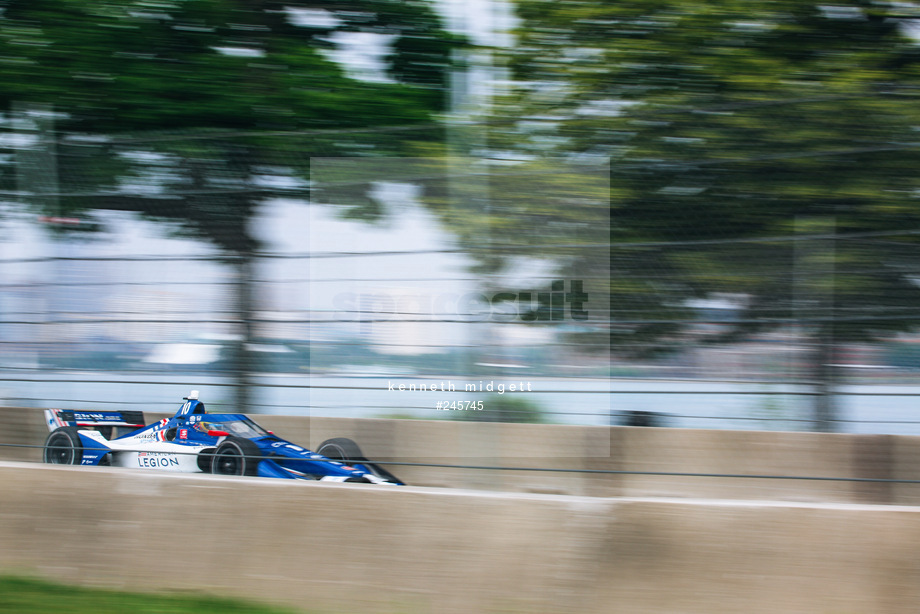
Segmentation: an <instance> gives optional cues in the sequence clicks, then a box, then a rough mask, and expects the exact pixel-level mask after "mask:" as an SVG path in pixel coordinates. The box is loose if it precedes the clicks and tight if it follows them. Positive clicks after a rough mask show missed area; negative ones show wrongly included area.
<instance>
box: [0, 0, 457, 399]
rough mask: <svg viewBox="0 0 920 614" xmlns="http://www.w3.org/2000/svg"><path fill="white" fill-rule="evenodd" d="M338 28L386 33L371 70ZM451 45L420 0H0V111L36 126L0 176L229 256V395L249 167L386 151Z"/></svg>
mask: <svg viewBox="0 0 920 614" xmlns="http://www.w3.org/2000/svg"><path fill="white" fill-rule="evenodd" d="M355 32H359V33H365V34H370V35H376V39H375V40H376V41H377V42H378V43H379V44H380V46H381V49H384V50H385V49H387V48H388V49H390V51H389V53H388V54H386V55H385V58H384V60H385V61H384V64H385V67H384V68H383V69H382V70H381V72H380V74H378V75H372V76H371V78H370V79H356V78H353V77H352V76H349V74H347V72H346V71H345V70H343V69H342V68H341V67H340V66H339V65H338V64H337V63H335V62H334V61H332V60H331V59H329V57H328V54H327V53H324V52H326V51H329V50H331V49H332V48H333V47H334V46H335V42H334V41H335V40H336V37H337V36H342V35H343V33H344V35H347V34H348V33H355ZM462 44H463V41H462V40H461V39H460V38H459V37H457V36H454V35H452V34H450V33H448V32H446V31H445V30H444V29H443V28H442V27H441V24H440V21H439V19H438V17H437V15H436V14H435V13H434V11H433V10H432V9H431V6H430V5H429V4H428V3H427V2H423V1H421V0H409V1H405V2H390V1H388V0H360V1H358V0H344V1H342V2H337V3H334V4H332V5H330V4H327V3H316V2H300V1H296V0H294V1H290V2H274V1H269V0H159V1H157V2H150V1H147V0H131V1H123V0H118V1H113V0H98V1H95V0H94V1H93V2H83V1H82V0H0V70H2V72H3V79H2V80H0V111H2V110H6V112H7V113H6V114H5V115H4V116H3V117H4V119H5V120H6V124H7V126H8V127H12V128H13V129H14V130H18V131H20V132H21V133H22V134H23V135H25V136H30V137H33V138H34V139H35V140H34V141H33V142H31V144H29V145H26V146H19V147H18V151H16V150H15V149H14V153H16V154H17V155H18V159H19V162H20V165H19V166H20V168H18V169H15V168H12V165H11V164H6V165H4V167H3V169H4V174H3V175H2V176H0V181H3V182H4V183H5V185H4V187H5V188H6V189H7V192H8V193H13V194H15V195H16V196H18V197H22V198H28V199H31V200H32V202H33V203H34V204H35V205H36V206H38V207H40V208H41V209H43V210H44V211H45V212H47V213H50V214H53V215H74V214H78V213H79V212H82V211H86V210H89V209H121V210H130V211H138V212H141V213H142V214H144V215H148V216H151V217H154V218H159V219H162V218H168V219H173V220H177V221H179V222H181V224H182V225H183V227H184V228H185V230H186V231H187V232H190V233H192V234H194V235H196V236H199V237H201V238H203V239H205V240H208V241H210V242H212V243H213V244H214V245H216V246H217V247H218V248H220V249H221V250H222V251H223V252H224V253H225V254H226V255H227V261H228V263H231V264H233V265H234V266H235V267H236V271H237V289H238V291H237V293H236V294H237V301H236V302H237V305H236V308H235V309H236V312H237V315H238V316H239V320H240V321H241V326H242V328H243V330H241V335H240V341H239V342H238V343H237V344H236V348H235V351H234V354H235V358H234V360H233V364H234V365H235V367H234V371H235V372H236V373H237V377H238V381H237V383H238V384H239V385H238V386H237V398H236V405H237V407H238V408H239V409H240V410H241V411H245V409H246V408H247V406H248V404H249V400H248V393H247V389H248V384H249V382H248V379H247V375H246V374H247V373H248V363H249V358H248V356H247V352H246V349H245V348H246V340H247V339H250V338H251V337H252V332H251V330H250V328H251V323H252V314H253V304H252V297H251V289H250V287H249V286H250V284H249V281H250V280H251V279H252V271H251V268H252V255H253V251H254V250H255V249H256V248H257V245H256V242H255V240H254V238H253V237H252V235H251V234H250V233H249V231H248V228H247V223H248V220H249V219H250V217H251V216H252V214H253V212H254V209H255V207H256V206H258V204H259V203H260V202H261V201H262V200H264V198H266V197H267V196H269V195H270V194H271V193H272V189H271V187H270V185H271V182H265V181H264V180H263V181H260V180H259V179H258V178H260V177H261V178H263V179H264V177H265V176H266V175H276V176H277V175H282V176H284V175H301V176H305V175H306V172H307V170H308V165H309V159H310V156H312V155H324V156H331V155H349V154H351V155H355V154H356V152H359V153H361V154H364V155H367V154H368V152H370V154H371V155H387V154H389V155H394V154H395V153H398V152H400V148H401V146H402V139H400V138H398V137H397V136H394V134H398V133H394V132H391V131H390V130H389V128H388V127H394V126H397V127H401V128H405V127H406V126H410V127H411V126H416V127H417V128H418V129H417V130H415V131H414V132H413V133H412V134H413V136H414V137H415V138H419V139H424V138H437V137H438V136H439V133H438V130H437V128H436V126H433V124H432V122H433V118H434V117H435V116H436V114H437V113H439V112H440V111H442V110H443V109H444V106H445V104H446V100H447V92H446V83H447V81H448V79H449V73H450V70H451V60H450V56H451V52H452V50H453V49H454V48H456V47H458V46H460V45H462ZM49 117H50V118H53V122H54V138H53V139H50V140H49V139H48V135H47V128H43V127H42V124H47V123H48V118H49ZM311 130H312V131H314V132H304V131H311ZM153 131H156V132H155V133H154V132H153ZM362 131H363V132H362ZM30 132H31V133H32V134H31V135H30V134H29V133H30ZM36 143H37V145H36ZM13 147H14V148H15V147H17V146H16V145H15V143H14V144H13ZM28 150H32V153H31V154H29V153H27V152H28ZM36 150H43V151H44V155H43V154H42V152H41V151H38V152H37V153H36ZM49 158H53V159H54V160H56V165H55V169H54V170H55V179H54V182H49V181H48V180H47V178H48V177H49V175H48V173H46V172H44V171H43V168H42V166H43V164H45V163H46V162H47V160H48V159H49ZM5 161H6V162H9V156H7V158H6V159H5ZM17 177H18V179H19V182H18V185H17V183H16V178H17ZM24 179H25V181H24ZM24 183H25V184H28V185H23V184H24ZM52 183H53V184H54V185H52ZM290 185H291V184H290V182H288V187H287V188H285V189H284V190H283V191H284V193H286V194H290V193H291V191H290V187H289V186H290ZM300 185H305V184H304V183H303V182H301V183H300Z"/></svg>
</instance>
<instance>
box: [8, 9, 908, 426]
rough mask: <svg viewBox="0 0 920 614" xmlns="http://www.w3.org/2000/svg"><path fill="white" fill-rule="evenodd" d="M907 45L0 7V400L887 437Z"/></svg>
mask: <svg viewBox="0 0 920 614" xmlns="http://www.w3.org/2000/svg"><path fill="white" fill-rule="evenodd" d="M918 19H920V6H918V5H917V4H916V3H912V2H876V1H871V0H865V1H858V0H849V1H841V2H837V3H835V4H826V3H815V2H806V1H801V0H788V1H785V0H776V1H766V0H764V1H760V0H753V1H751V0H746V1H744V2H741V1H735V0H723V1H719V2H694V1H689V0H687V1H682V2H658V1H651V0H624V1H620V2H615V3H607V2H596V1H584V2H582V1H578V0H575V1H571V2H545V1H536V0H521V1H519V2H515V3H511V2H501V1H497V0H495V1H482V2H473V3H462V2H448V1H441V2H431V3H428V2H417V1H413V2H409V1H404V2H388V1H377V0H362V1H354V2H351V1H348V0H345V1H343V2H336V3H322V2H293V1H292V2H268V1H248V2H243V1H239V0H157V1H146V0H136V1H118V2H114V1H112V2H108V1H98V2H91V3H83V2H73V1H71V0H4V1H2V2H0V74H2V76H3V78H2V79H0V198H2V202H0V233H2V243H0V286H2V292H0V401H2V403H4V404H6V405H9V406H27V407H29V406H34V407H47V406H56V407H73V408H85V407H95V408H98V409H107V408H112V409H114V408H118V407H122V408H131V409H135V408H136V409H146V410H153V411H168V410H169V409H170V408H172V407H173V405H174V404H175V402H177V400H178V398H179V397H180V396H181V394H183V393H185V392H187V391H188V390H189V389H191V388H197V389H201V390H202V399H204V400H206V401H210V403H209V404H213V405H215V406H218V407H220V406H223V407H227V408H230V407H232V408H234V409H235V410H239V411H247V412H252V413H274V414H278V413H282V414H293V415H312V416H342V417H404V418H424V419H448V418H457V417H463V418H466V419H470V418H473V419H482V420H500V421H542V422H558V423H568V424H588V425H606V424H630V423H632V424H639V423H641V424H656V425H663V426H685V427H703V428H744V429H777V430H811V429H813V430H828V431H848V432H862V433H902V434H917V433H920V411H918V408H917V404H916V396H917V394H918V392H920V387H918V381H917V377H918V375H917V368H918V367H920V345H918V340H920V337H918V335H917V324H918V317H920V309H918V299H920V286H918V276H920V250H918V247H920V244H918V236H917V235H918V232H920V206H918V205H920V201H918V197H920V191H918V188H920V177H918V175H917V170H916V169H917V168H918V162H920V144H918V143H920V141H918V126H920V106H918V104H917V102H918V97H920V89H918V85H920V35H918V31H920V30H918V28H917V27H916V26H917V23H918V21H917V20H918ZM579 297H581V298H579ZM442 381H444V382H453V383H454V384H455V385H456V386H457V387H458V388H459V389H460V391H459V392H457V393H452V394H449V395H448V394H445V395H441V396H437V394H436V393H430V392H425V393H416V392H411V393H410V392H406V393H399V392H395V391H393V390H390V385H391V384H396V385H397V387H398V385H399V384H405V385H406V386H409V385H410V384H416V385H418V384H422V383H424V384H428V385H430V384H431V383H433V382H437V383H440V382H442ZM480 382H482V383H484V384H487V383H489V382H493V383H495V384H496V385H497V384H498V383H503V384H505V385H506V387H507V386H508V385H510V383H516V382H518V383H521V382H522V383H524V384H527V385H528V387H529V388H530V391H528V392H526V393H519V394H518V396H514V394H513V393H511V392H505V393H504V394H502V395H497V394H487V393H486V392H483V393H477V394H475V395H474V394H469V393H466V391H465V388H464V386H465V384H467V383H475V384H477V385H478V384H479V383H480ZM461 399H462V400H464V401H469V400H476V399H478V400H483V401H484V402H485V410H484V411H483V412H481V413H478V412H477V413H473V414H471V413H469V412H465V413H463V414H461V413H459V412H438V411H437V410H436V403H437V402H438V401H451V400H461Z"/></svg>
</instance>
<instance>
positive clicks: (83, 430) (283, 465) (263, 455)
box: [44, 390, 402, 484]
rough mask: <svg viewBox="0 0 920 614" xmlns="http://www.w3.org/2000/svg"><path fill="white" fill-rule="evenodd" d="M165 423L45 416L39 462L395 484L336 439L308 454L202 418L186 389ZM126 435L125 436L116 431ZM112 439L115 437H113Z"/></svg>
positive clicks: (215, 417) (121, 415)
mask: <svg viewBox="0 0 920 614" xmlns="http://www.w3.org/2000/svg"><path fill="white" fill-rule="evenodd" d="M183 401H184V403H183V404H182V406H181V407H180V408H179V411H177V412H176V415H174V416H173V417H172V418H164V419H162V420H160V421H158V422H155V423H153V424H150V425H147V426H144V418H143V413H142V412H139V411H73V410H61V409H46V410H45V420H46V424H47V425H48V428H49V429H50V430H51V434H49V435H48V438H47V439H46V440H45V448H44V461H45V462H46V463H52V464H57V465H110V466H114V467H134V468H142V469H161V470H165V471H175V472H180V473H202V472H203V473H216V474H220V475H249V476H263V477H271V478H285V479H294V480H321V481H326V482H364V483H372V484H402V482H401V481H400V480H399V479H397V478H396V476H394V475H393V474H392V473H390V472H389V471H387V470H386V469H384V468H383V467H381V466H379V465H378V464H376V463H372V462H370V461H368V460H367V459H366V458H365V457H364V455H363V453H362V452H361V449H360V448H359V447H358V445H357V444H356V443H355V442H354V441H352V440H350V439H346V438H344V437H336V438H334V439H328V440H326V441H324V442H323V443H322V444H320V446H319V447H318V448H317V449H316V451H315V452H314V451H310V450H307V449H306V448H303V447H301V446H298V445H296V444H293V443H291V442H289V441H285V440H284V439H281V438H280V437H278V436H277V435H275V434H274V433H272V432H270V431H267V430H265V429H263V428H262V427H261V426H259V425H258V424H256V423H255V422H253V421H252V420H250V419H249V418H247V417H246V416H244V415H242V414H208V413H205V406H204V403H202V402H201V401H200V400H198V391H197V390H193V391H192V392H191V394H189V396H188V397H186V398H184V399H183ZM124 430H128V431H129V432H127V433H125V434H120V432H121V431H124ZM113 434H116V436H115V437H113ZM346 463H347V464H346Z"/></svg>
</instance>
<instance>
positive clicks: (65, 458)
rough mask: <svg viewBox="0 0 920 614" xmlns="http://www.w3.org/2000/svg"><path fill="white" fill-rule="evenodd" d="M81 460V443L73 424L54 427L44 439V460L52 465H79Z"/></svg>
mask: <svg viewBox="0 0 920 614" xmlns="http://www.w3.org/2000/svg"><path fill="white" fill-rule="evenodd" d="M82 460H83V443H82V442H81V441H80V434H79V431H78V429H77V428H76V427H74V426H62V427H60V428H57V429H55V430H54V431H52V432H51V434H50V435H48V438H47V439H45V451H44V461H45V462H46V463H50V464H52V465H79V464H80V462H81V461H82Z"/></svg>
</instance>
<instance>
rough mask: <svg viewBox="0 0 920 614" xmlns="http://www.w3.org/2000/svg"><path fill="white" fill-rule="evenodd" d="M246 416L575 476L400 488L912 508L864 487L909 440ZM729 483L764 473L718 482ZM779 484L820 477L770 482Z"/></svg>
mask: <svg viewBox="0 0 920 614" xmlns="http://www.w3.org/2000/svg"><path fill="white" fill-rule="evenodd" d="M164 415H165V414H153V413H151V414H148V415H147V419H148V421H150V422H153V421H155V420H157V419H159V418H161V417H163V416H164ZM256 418H257V420H258V421H259V422H260V423H261V424H263V425H264V426H265V427H266V428H269V429H271V430H273V431H275V432H276V433H278V435H280V436H282V437H284V438H286V439H290V440H291V441H294V442H297V443H300V444H303V445H306V446H308V447H314V448H315V447H316V446H318V445H319V443H320V442H322V441H323V440H325V439H327V438H330V437H350V438H352V439H354V440H355V441H357V442H358V443H359V444H360V445H361V447H362V448H363V450H364V452H365V453H366V454H367V456H368V457H370V458H374V459H382V460H389V461H399V462H407V463H433V464H441V465H460V466H495V467H506V468H507V467H539V468H544V469H573V470H580V471H586V472H581V473H579V472H575V473H567V472H554V471H553V472H545V471H499V470H481V469H465V468H453V467H424V466H412V465H410V466H400V465H393V466H390V467H389V468H390V469H391V470H392V471H393V473H395V474H396V475H397V476H399V477H400V478H402V479H403V480H405V481H406V482H407V483H409V484H414V485H419V486H437V487H448V488H474V489H486V490H501V491H513V492H532V493H542V494H568V495H587V496H601V497H604V496H672V497H709V498H728V499H771V500H772V499H777V500H787V501H806V502H810V501H828V502H855V503H886V504H908V505H914V504H920V483H909V482H901V483H898V482H885V481H882V482H871V481H866V480H871V479H880V480H906V481H910V480H913V481H916V482H920V437H908V436H891V435H842V434H820V433H789V432H785V433H784V432H765V431H724V430H719V431H717V430H692V429H669V428H628V427H589V426H564V425H540V424H495V423H475V422H453V421H431V420H370V419H360V420H355V419H346V418H302V417H291V416H267V415H265V416H261V415H260V416H256ZM47 433H48V431H47V429H46V428H45V427H44V425H43V423H42V417H41V412H40V411H39V410H34V409H31V410H26V409H15V408H0V444H5V443H10V444H32V445H35V446H40V445H41V443H42V442H43V441H44V438H45V437H46V436H47ZM0 459H6V460H40V459H41V451H40V449H39V448H38V447H36V448H21V447H4V446H3V445H0ZM592 472H595V473H592ZM597 472H601V473H597ZM602 472H633V473H602ZM656 473H657V474H661V473H664V474H668V473H671V474H674V473H677V474H706V475H712V476H717V477H687V476H683V475H679V476H675V475H654V474H656ZM737 475H756V476H765V477H761V478H757V479H753V478H739V477H727V476H737ZM781 476H791V477H798V478H805V477H807V478H827V479H788V477H787V479H773V478H777V477H781ZM833 478H854V479H855V481H835V480H833Z"/></svg>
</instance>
